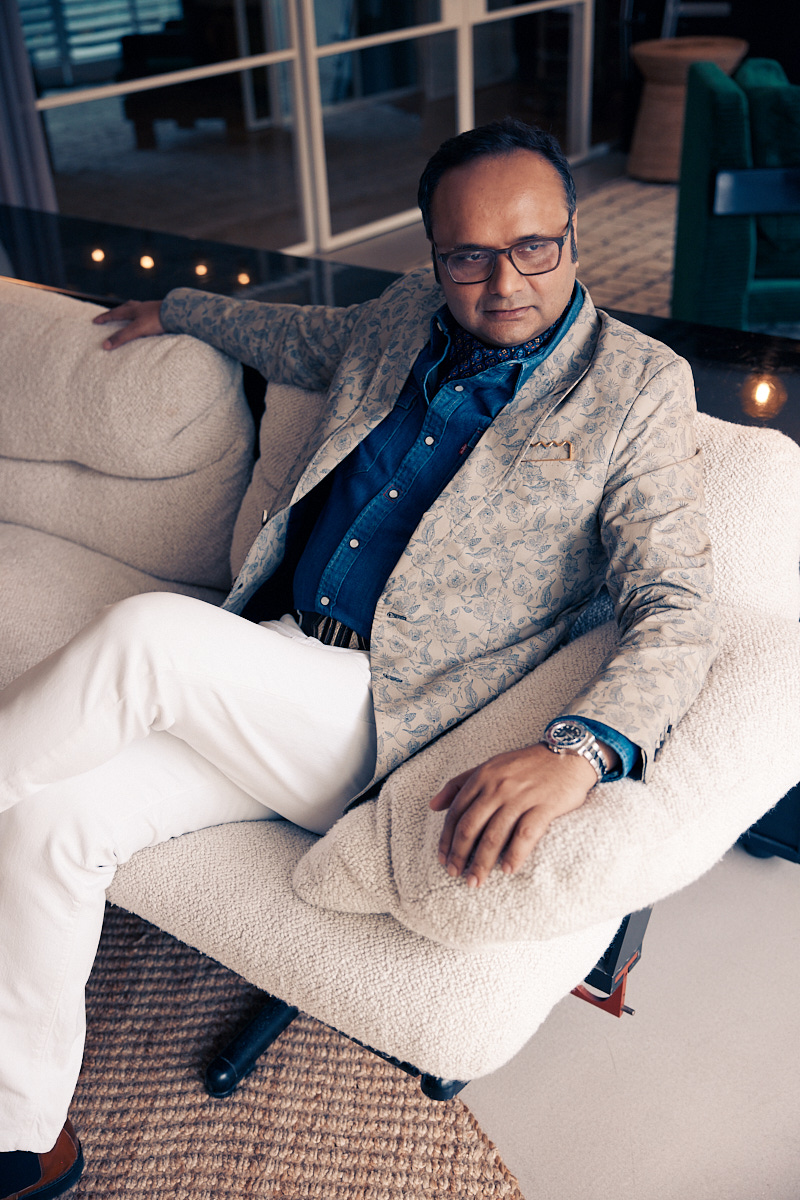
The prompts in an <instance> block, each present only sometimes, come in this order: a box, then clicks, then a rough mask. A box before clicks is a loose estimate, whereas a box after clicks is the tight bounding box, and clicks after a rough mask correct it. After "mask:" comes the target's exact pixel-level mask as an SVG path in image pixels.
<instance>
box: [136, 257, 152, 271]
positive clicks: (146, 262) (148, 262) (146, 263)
mask: <svg viewBox="0 0 800 1200" xmlns="http://www.w3.org/2000/svg"><path fill="white" fill-rule="evenodd" d="M155 265H156V261H155V259H154V258H151V257H150V255H149V254H143V255H142V257H141V258H140V259H139V266H140V267H144V269H145V271H150V270H152V268H153V267H154V266H155Z"/></svg>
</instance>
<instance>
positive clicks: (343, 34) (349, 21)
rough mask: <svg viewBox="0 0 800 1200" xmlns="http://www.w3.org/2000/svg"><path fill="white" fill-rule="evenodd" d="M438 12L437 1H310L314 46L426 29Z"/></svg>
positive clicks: (437, 16)
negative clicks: (313, 19)
mask: <svg viewBox="0 0 800 1200" xmlns="http://www.w3.org/2000/svg"><path fill="white" fill-rule="evenodd" d="M440 10H441V4H440V0H391V3H387V2H386V0H314V17H315V21H314V24H315V28H316V34H317V45H318V46H327V45H329V44H330V43H331V42H344V41H347V40H348V39H349V38H356V37H369V36H370V35H371V34H375V33H390V32H391V31H392V30H394V29H409V28H410V27H411V26H413V25H427V24H428V22H430V21H438V20H440V19H441V12H440Z"/></svg>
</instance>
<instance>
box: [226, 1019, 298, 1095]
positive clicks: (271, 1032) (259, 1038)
mask: <svg viewBox="0 0 800 1200" xmlns="http://www.w3.org/2000/svg"><path fill="white" fill-rule="evenodd" d="M297 1012H298V1010H297V1009H296V1008H292V1007H291V1006H290V1005H288V1004H284V1002H283V1001H282V1000H276V999H275V997H274V996H270V998H269V1000H268V1001H267V1003H266V1004H265V1005H264V1007H263V1008H262V1009H261V1011H260V1012H259V1014H258V1015H257V1016H256V1017H255V1018H254V1019H253V1020H252V1021H251V1022H250V1024H249V1025H246V1026H245V1027H244V1029H242V1030H241V1032H240V1033H237V1035H236V1037H235V1038H234V1039H233V1041H232V1042H229V1043H228V1045H227V1046H226V1047H225V1048H224V1050H223V1051H222V1052H221V1053H220V1054H218V1055H217V1057H216V1058H215V1059H214V1060H213V1062H211V1063H209V1065H208V1067H207V1068H206V1075H205V1083H206V1091H208V1092H209V1093H210V1094H211V1095H212V1096H216V1097H217V1098H218V1099H221V1098H222V1097H223V1096H229V1095H230V1094H231V1092H233V1091H235V1090H236V1088H237V1087H238V1086H239V1084H240V1083H241V1082H242V1080H243V1079H244V1078H245V1077H246V1076H247V1075H249V1074H250V1072H251V1071H252V1070H253V1068H254V1067H255V1065H256V1063H257V1062H258V1060H259V1058H260V1057H261V1055H262V1054H263V1053H264V1051H265V1050H266V1049H267V1047H268V1046H271V1045H272V1043H273V1042H274V1041H275V1039H276V1037H277V1036H278V1034H280V1033H283V1031H284V1029H285V1028H286V1026H287V1025H290V1024H291V1022H292V1021H293V1020H294V1019H295V1017H296V1016H297Z"/></svg>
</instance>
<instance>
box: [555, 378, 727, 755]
mask: <svg viewBox="0 0 800 1200" xmlns="http://www.w3.org/2000/svg"><path fill="white" fill-rule="evenodd" d="M695 412H696V405H695V399H694V385H693V381H692V376H691V371H690V370H689V366H688V364H687V363H686V362H684V360H683V359H678V358H675V359H673V360H671V361H669V362H667V363H666V365H663V366H662V367H661V369H660V370H658V371H657V372H656V373H655V374H654V376H653V377H652V378H651V379H650V381H649V382H648V383H647V384H646V385H645V386H644V387H643V388H642V390H641V392H640V393H639V395H638V396H637V398H636V400H635V401H634V403H633V405H632V406H631V409H630V411H629V412H628V415H627V417H626V419H625V421H624V423H623V425H622V427H621V430H620V433H619V435H618V438H617V442H616V446H615V448H614V452H613V455H612V459H611V465H610V469H609V473H608V477H607V481H606V486H605V489H604V493H603V499H602V502H601V507H600V513H599V519H600V533H601V537H602V540H603V544H604V547H605V550H606V553H607V555H608V562H609V566H608V570H607V574H606V584H607V587H608V590H609V593H610V595H611V599H612V601H613V603H614V610H615V614H616V617H617V622H618V625H619V629H620V642H619V646H618V648H617V649H616V651H615V652H614V653H613V654H612V655H611V656H610V657H609V658H608V659H607V660H606V662H605V663H604V665H603V667H602V668H601V670H600V671H599V672H598V673H597V675H596V676H595V677H594V679H593V680H592V681H591V682H590V683H589V684H588V685H587V686H586V687H585V688H584V689H583V691H581V692H580V693H579V695H578V696H577V697H576V698H575V700H573V701H572V702H571V704H570V705H569V707H568V709H567V711H568V712H569V713H571V714H573V715H574V716H585V717H589V718H594V719H596V720H599V721H603V722H604V723H605V724H607V725H609V726H610V727H611V728H612V729H616V730H618V731H619V732H620V733H622V734H624V735H625V736H626V737H628V738H629V739H630V740H631V741H632V742H634V743H635V744H636V745H638V746H639V747H640V748H641V750H642V756H643V763H644V770H643V774H646V770H647V765H648V762H649V761H651V760H652V758H653V757H654V756H655V755H656V754H657V752H658V750H659V749H660V747H661V745H662V744H663V742H664V741H665V739H666V738H667V737H668V736H669V734H670V732H671V731H672V729H673V728H674V726H675V725H677V723H678V721H680V719H681V717H682V716H683V714H684V713H685V712H686V710H687V709H688V708H689V706H690V704H691V703H692V701H693V700H694V699H695V697H696V696H697V693H698V692H699V691H700V688H701V687H702V685H703V681H704V680H705V677H706V674H707V673H708V670H709V668H710V666H711V664H712V662H713V661H714V658H715V657H716V655H717V653H718V650H719V646H720V642H721V629H720V622H719V617H718V612H717V607H716V603H715V600H714V583H713V566H712V558H711V546H710V542H709V537H708V530H707V524H706V517H705V504H704V497H703V465H702V453H701V451H699V450H698V448H697V444H696V439H695V430H694V416H695Z"/></svg>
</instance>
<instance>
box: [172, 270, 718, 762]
mask: <svg viewBox="0 0 800 1200" xmlns="http://www.w3.org/2000/svg"><path fill="white" fill-rule="evenodd" d="M443 301H444V298H443V294H442V292H441V290H440V288H439V286H438V284H437V283H436V282H435V280H434V277H433V273H432V272H431V271H430V270H429V269H427V268H426V269H422V270H418V271H414V272H412V273H410V274H409V275H406V276H404V277H403V278H401V279H400V280H398V281H397V282H395V283H393V284H392V285H391V286H390V287H389V288H388V289H387V291H386V292H384V294H383V295H382V296H381V297H379V298H378V299H375V300H371V301H368V302H366V303H365V304H360V305H355V306H353V307H351V308H328V307H324V306H315V305H309V306H302V307H301V306H295V305H280V304H275V305H273V304H262V303H259V302H257V301H237V300H232V299H229V298H226V297H223V296H213V295H210V294H208V293H203V292H197V291H194V290H192V289H186V288H181V289H177V290H176V291H174V292H171V293H170V294H169V296H168V297H167V299H166V300H165V302H164V305H163V306H162V323H163V324H164V326H165V328H167V329H168V330H170V331H173V332H183V333H190V334H194V335H195V336H197V337H199V338H201V339H202V340H204V341H207V342H210V343H211V344H212V345H215V346H217V347H218V348H219V349H221V350H223V351H225V352H227V353H228V354H231V355H233V356H234V357H235V358H237V359H239V360H240V361H242V362H245V363H249V364H250V365H252V366H254V367H256V368H257V369H258V370H259V371H261V372H262V373H263V374H264V375H265V376H266V377H267V379H269V380H270V381H275V382H280V383H285V384H291V385H295V386H297V387H299V388H304V389H311V390H314V391H317V392H320V391H324V392H326V393H327V400H326V402H325V405H324V407H323V408H322V410H321V416H320V417H319V419H315V420H314V421H313V422H312V423H311V425H310V427H309V424H308V422H306V427H305V428H306V431H308V430H309V429H310V431H309V432H308V435H307V436H305V437H303V438H301V439H300V444H299V445H296V446H287V456H286V470H285V478H282V482H281V486H280V487H279V491H278V495H277V496H276V499H275V502H274V504H273V505H272V509H271V514H270V516H269V519H268V520H267V521H266V523H265V524H264V526H263V528H262V530H261V532H260V533H259V535H258V536H257V537H256V539H255V541H254V543H253V545H252V547H251V549H250V552H249V554H248V556H247V559H246V561H245V563H244V565H243V567H242V569H241V571H240V572H239V575H238V578H237V579H236V581H235V583H234V586H233V589H232V591H231V593H230V595H229V596H228V599H227V600H226V602H225V605H226V607H227V608H229V609H231V610H232V611H234V612H240V611H241V610H242V608H243V607H244V605H245V603H246V602H247V600H248V599H249V597H250V596H251V595H252V594H253V593H254V591H255V590H256V589H257V588H258V587H259V586H260V585H261V584H262V583H263V582H264V581H265V580H266V579H268V578H269V576H270V575H271V573H272V572H273V571H274V570H275V568H276V566H277V565H278V564H279V563H280V561H281V558H282V554H283V548H284V543H285V536H286V528H287V523H288V513H289V508H290V506H291V505H292V504H293V503H295V502H297V501H298V500H299V499H300V498H301V497H302V496H303V495H305V494H306V493H307V492H308V491H310V489H311V488H313V487H314V486H315V485H316V484H317V483H318V482H319V481H320V480H321V479H322V478H323V477H324V476H325V475H326V474H327V473H328V472H330V471H331V470H332V469H333V468H334V467H335V466H336V465H337V464H338V463H340V462H341V461H342V460H343V459H344V458H345V457H346V456H347V454H349V452H350V451H351V450H352V449H353V447H354V446H355V445H356V444H357V443H358V442H359V441H360V440H361V439H363V438H364V437H365V436H366V434H367V433H368V432H369V431H370V430H371V429H373V428H374V427H375V425H377V424H378V422H379V421H380V420H381V419H382V418H383V417H384V416H385V415H386V413H387V412H388V411H389V410H390V408H391V407H392V405H393V404H394V403H395V401H396V399H397V397H398V395H399V393H400V389H401V387H402V386H403V383H404V381H405V378H406V375H407V374H408V371H409V369H410V367H411V365H412V363H413V362H414V360H415V357H416V355H417V354H418V353H419V351H420V350H421V349H422V347H423V345H424V344H425V342H426V340H427V338H428V334H429V324H430V318H431V316H432V314H433V313H434V312H435V311H436V310H437V309H438V308H439V307H440V306H441V305H442V303H443ZM694 412H695V402H694V388H693V383H692V378H691V373H690V371H689V367H688V365H687V364H686V363H685V362H684V361H683V360H682V359H680V358H678V357H677V356H676V355H675V354H674V353H673V352H672V351H670V350H669V349H667V347H665V346H663V345H661V344H660V343H659V342H656V341H653V340H652V339H650V338H647V337H645V336H643V335H642V334H640V333H638V332H637V331H635V330H633V329H630V328H629V327H627V326H625V325H623V324H621V323H620V322H618V321H615V320H613V319H611V318H610V317H609V316H608V315H607V314H605V313H603V312H598V311H597V310H596V309H595V307H594V305H593V304H592V302H591V300H590V298H589V297H588V295H586V296H585V298H584V303H583V307H582V309H581V312H580V313H579V315H578V317H577V320H576V321H575V322H574V324H573V325H572V327H571V329H570V330H569V332H568V333H567V334H566V336H565V337H564V338H563V339H562V341H561V342H560V343H559V345H558V346H557V347H556V349H555V350H554V351H553V353H552V354H551V355H550V356H549V357H548V358H547V359H546V360H545V361H544V362H543V363H542V364H541V365H540V366H539V367H538V368H537V369H536V370H535V371H534V372H533V373H532V375H531V377H530V378H529V380H528V381H527V382H526V383H525V384H524V385H523V386H521V387H520V388H519V390H518V392H517V394H516V396H515V397H514V399H513V400H512V401H511V403H509V404H508V405H507V406H506V407H505V408H504V409H503V410H502V412H501V413H500V414H499V416H498V417H497V418H496V419H495V420H494V422H493V423H492V425H491V426H490V427H489V428H488V429H487V430H486V432H485V433H484V435H483V437H482V438H481V440H480V441H479V442H478V444H477V446H476V447H475V449H474V450H473V451H472V452H471V454H470V455H469V456H468V457H467V458H466V460H465V462H464V464H463V466H462V467H460V469H459V470H458V472H457V473H456V475H455V476H454V477H453V479H452V480H451V481H450V483H449V484H448V485H447V486H446V487H445V489H444V490H443V491H442V492H441V494H440V495H439V497H438V499H437V500H436V502H435V503H434V504H433V505H432V506H431V508H429V509H428V510H427V511H426V512H425V513H424V515H423V517H422V520H421V521H420V523H419V525H418V526H417V528H416V530H415V532H414V534H413V536H412V538H411V540H410V542H409V543H408V546H407V547H406V549H405V550H404V552H403V554H402V555H401V557H400V559H399V561H398V563H397V565H396V566H395V568H394V570H393V571H392V573H391V575H390V576H389V578H388V580H387V581H386V585H385V587H384V590H383V593H382V595H381V597H380V600H379V602H378V605H377V608H376V611H375V618H374V622H373V625H372V631H371V646H370V657H371V665H372V677H373V694H374V705H375V716H376V722H377V732H378V758H377V765H376V770H375V779H379V778H381V777H382V776H384V775H385V774H387V773H388V772H389V771H391V770H392V769H393V768H395V767H396V766H398V765H399V763H401V762H402V761H403V760H404V759H406V758H408V757H409V756H410V755H412V754H413V753H415V751H417V750H419V749H420V748H421V747H423V746H424V745H425V744H426V743H427V742H429V741H430V740H431V739H432V738H434V737H436V736H437V735H438V734H440V733H441V732H442V731H443V730H445V729H447V728H448V727H449V726H451V725H453V724H455V723H456V722H458V721H461V720H463V719H464V718H465V717H467V716H469V715H470V714H471V713H473V712H475V711H476V710H477V709H479V708H481V707H482V706H483V705H484V704H486V703H487V702H488V701H490V700H492V699H493V698H494V697H495V696H497V695H498V694H499V693H500V692H502V691H504V690H505V689H506V688H508V687H510V686H511V685H512V684H514V683H516V682H517V681H518V680H519V679H520V678H521V677H522V676H523V675H525V674H526V673H527V672H528V671H530V670H531V669H532V668H533V667H535V666H536V665H537V664H538V663H539V662H541V661H542V660H543V659H544V658H545V657H546V656H547V655H548V654H550V653H551V652H552V651H553V650H554V649H555V648H556V647H557V646H558V645H559V644H561V643H562V642H563V641H564V639H565V638H566V636H567V634H568V633H569V630H570V628H571V626H572V625H573V623H574V622H575V620H576V618H577V617H578V616H579V615H580V613H581V612H582V610H583V609H584V608H585V607H586V605H587V604H588V603H589V602H590V601H591V600H592V598H593V597H594V596H595V595H596V593H597V592H598V590H599V589H600V588H601V586H602V585H603V583H605V584H606V585H607V587H608V590H609V593H610V595H611V598H612V600H613V603H614V608H615V613H616V618H617V622H618V625H619V630H620V640H619V644H618V646H617V648H616V649H615V650H614V652H613V653H612V654H611V655H610V656H609V658H608V659H607V661H606V662H605V663H604V664H603V666H602V668H601V669H600V670H599V671H598V673H597V675H596V676H595V678H594V679H593V680H592V681H591V682H590V683H589V684H588V685H587V686H586V687H585V688H584V689H583V690H582V691H581V692H580V694H579V695H577V696H576V697H575V698H574V699H573V700H572V701H571V702H570V704H569V706H568V708H567V709H566V710H565V711H566V712H569V713H572V714H574V715H577V716H581V715H582V716H585V717H593V718H595V719H596V720H599V721H603V722H605V723H606V724H607V725H609V726H611V727H612V728H614V729H617V730H619V731H620V733H623V734H625V736H626V737H628V738H630V739H631V741H633V742H634V743H636V744H637V745H638V746H639V747H640V748H641V750H642V755H643V761H644V767H645V772H646V770H647V766H648V763H649V762H651V761H652V758H653V756H654V755H655V754H656V753H657V751H658V749H659V748H660V746H661V745H662V743H663V741H664V740H665V738H666V737H667V736H668V734H669V732H670V730H671V729H672V728H673V726H674V725H675V724H676V723H677V722H678V721H679V720H680V719H681V717H682V716H683V714H684V712H685V711H686V710H687V708H688V707H689V705H690V704H691V703H692V700H693V699H694V698H695V696H696V695H697V692H698V691H699V689H700V687H701V685H702V683H703V680H704V678H705V676H706V673H707V671H708V669H709V666H710V664H711V662H712V661H713V659H714V656H715V654H716V652H717V649H718V643H719V627H718V622H717V617H716V610H715V606H714V601H713V579H712V564H711V552H710V547H709V542H708V536H707V532H706V524H705V518H704V508H703V489H702V463H701V457H700V454H699V452H698V449H697V446H696V443H695V434H694V424H693V416H694ZM557 715H559V714H558V713H553V716H557ZM532 740H533V738H532Z"/></svg>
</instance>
